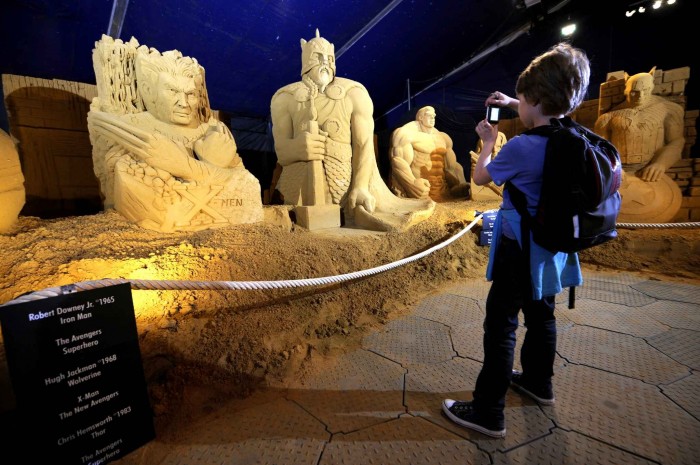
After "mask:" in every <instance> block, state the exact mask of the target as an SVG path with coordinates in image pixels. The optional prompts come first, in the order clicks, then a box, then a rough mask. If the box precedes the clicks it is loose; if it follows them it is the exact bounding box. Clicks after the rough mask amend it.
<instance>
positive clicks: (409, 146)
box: [391, 106, 469, 202]
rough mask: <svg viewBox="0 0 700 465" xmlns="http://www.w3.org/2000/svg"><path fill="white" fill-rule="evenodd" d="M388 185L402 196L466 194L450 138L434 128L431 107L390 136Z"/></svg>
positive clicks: (440, 198)
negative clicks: (389, 182)
mask: <svg viewBox="0 0 700 465" xmlns="http://www.w3.org/2000/svg"><path fill="white" fill-rule="evenodd" d="M391 175H392V183H391V184H392V189H393V190H394V192H395V193H396V194H397V195H399V196H402V197H412V198H416V199H424V198H428V197H430V198H431V199H433V200H435V201H436V202H440V201H444V200H448V199H450V198H466V196H467V193H468V192H469V185H468V184H467V180H466V179H465V178H464V169H463V168H462V165H460V164H459V162H458V161H457V155H455V152H454V150H453V149H452V138H451V137H450V136H448V135H447V134H446V133H444V132H441V131H438V130H437V129H436V128H435V109H434V108H433V107H430V106H427V107H423V108H421V109H419V110H418V112H416V120H415V121H411V122H409V123H406V124H404V125H403V126H401V127H400V128H398V129H396V130H395V131H394V133H393V134H392V136H391Z"/></svg>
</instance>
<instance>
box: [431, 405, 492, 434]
mask: <svg viewBox="0 0 700 465" xmlns="http://www.w3.org/2000/svg"><path fill="white" fill-rule="evenodd" d="M442 411H443V413H444V414H445V415H447V418H449V419H450V420H452V421H453V422H455V423H457V424H458V425H459V426H463V427H465V428H469V429H473V430H474V431H478V432H479V433H481V434H485V435H486V436H490V437H492V438H504V437H506V430H505V429H503V430H500V431H496V430H492V429H487V428H484V427H483V426H481V425H477V424H476V423H469V422H468V421H464V420H462V419H461V418H459V417H457V416H455V415H454V414H453V413H452V412H450V409H448V408H447V405H445V402H444V401H443V402H442Z"/></svg>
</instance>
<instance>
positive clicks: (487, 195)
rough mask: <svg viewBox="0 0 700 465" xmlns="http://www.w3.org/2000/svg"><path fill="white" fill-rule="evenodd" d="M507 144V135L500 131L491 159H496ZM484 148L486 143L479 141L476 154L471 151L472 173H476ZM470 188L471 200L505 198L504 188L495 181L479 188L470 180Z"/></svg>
mask: <svg viewBox="0 0 700 465" xmlns="http://www.w3.org/2000/svg"><path fill="white" fill-rule="evenodd" d="M506 142H508V139H507V138H506V135H505V134H504V133H502V132H501V131H498V136H497V137H496V144H495V145H494V146H493V154H492V157H491V158H492V159H493V158H495V157H496V155H498V152H500V150H501V147H503V146H504V145H505V143H506ZM483 147H484V141H482V140H481V139H479V142H478V143H477V144H476V152H474V151H469V155H470V156H471V172H472V173H473V172H474V167H475V166H476V161H477V160H478V159H479V154H480V153H481V149H482V148H483ZM469 187H470V189H469V192H470V198H471V200H495V199H500V198H502V197H503V186H497V185H496V184H494V183H493V181H491V182H489V183H488V184H485V185H483V186H477V185H476V183H474V180H473V179H470V186H469Z"/></svg>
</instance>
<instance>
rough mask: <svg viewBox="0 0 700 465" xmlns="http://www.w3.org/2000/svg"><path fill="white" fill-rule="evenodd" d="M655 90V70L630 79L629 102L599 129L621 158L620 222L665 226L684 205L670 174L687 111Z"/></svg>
mask: <svg viewBox="0 0 700 465" xmlns="http://www.w3.org/2000/svg"><path fill="white" fill-rule="evenodd" d="M653 90H654V68H652V70H651V71H650V72H648V73H638V74H635V75H633V76H627V75H625V101H624V102H622V103H621V104H620V105H618V106H617V107H615V108H613V109H612V110H611V111H609V112H607V113H603V114H602V115H600V116H599V117H598V119H597V120H596V122H595V126H594V130H595V132H596V133H597V134H600V135H601V136H603V137H605V138H606V139H608V140H609V141H610V142H612V143H613V145H615V147H617V149H618V150H619V151H620V156H621V158H622V167H623V169H624V177H623V181H622V186H621V187H620V194H621V195H622V206H621V207H620V215H619V217H618V221H621V222H641V223H665V222H667V221H670V220H671V219H673V217H674V216H675V214H676V213H677V212H678V209H679V208H680V206H681V200H682V195H681V191H680V188H679V187H678V186H677V185H676V183H675V182H674V181H673V180H672V179H671V178H670V177H668V176H667V175H666V174H665V171H666V170H667V169H668V168H670V167H671V166H673V164H674V163H676V162H677V161H678V160H680V158H681V154H682V152H683V146H684V144H685V138H684V137H683V128H684V116H685V115H684V111H683V107H681V106H680V105H678V104H677V103H674V102H671V101H670V100H667V99H665V98H663V97H660V96H658V95H653V94H652V91H653Z"/></svg>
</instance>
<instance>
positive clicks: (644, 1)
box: [625, 0, 676, 18]
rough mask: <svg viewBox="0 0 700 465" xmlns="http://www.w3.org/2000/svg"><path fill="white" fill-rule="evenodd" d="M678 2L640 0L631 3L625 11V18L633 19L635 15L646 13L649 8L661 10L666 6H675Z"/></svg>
mask: <svg viewBox="0 0 700 465" xmlns="http://www.w3.org/2000/svg"><path fill="white" fill-rule="evenodd" d="M674 3H676V0H665V1H664V0H638V1H633V2H630V3H629V5H627V9H626V10H625V16H627V17H628V18H631V17H632V15H634V14H635V13H644V12H646V11H647V8H652V9H654V10H658V9H661V8H663V7H665V6H666V5H673V4H674Z"/></svg>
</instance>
